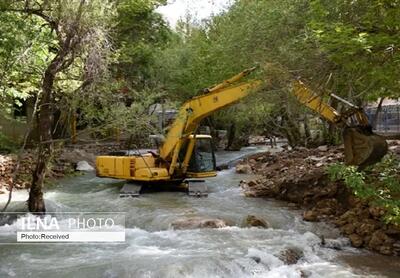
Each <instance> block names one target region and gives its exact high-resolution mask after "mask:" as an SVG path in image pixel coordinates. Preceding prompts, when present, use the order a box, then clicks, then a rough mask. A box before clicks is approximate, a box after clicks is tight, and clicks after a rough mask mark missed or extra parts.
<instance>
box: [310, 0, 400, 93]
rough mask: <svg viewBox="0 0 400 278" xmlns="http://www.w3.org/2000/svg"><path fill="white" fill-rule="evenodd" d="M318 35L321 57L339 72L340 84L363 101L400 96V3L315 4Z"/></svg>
mask: <svg viewBox="0 0 400 278" xmlns="http://www.w3.org/2000/svg"><path fill="white" fill-rule="evenodd" d="M310 2H311V3H310V7H311V9H310V14H311V20H310V22H309V23H308V26H309V27H310V28H311V29H312V31H313V38H314V39H315V40H316V41H317V43H318V44H319V46H320V49H321V51H322V52H323V53H324V54H326V55H327V57H328V58H329V60H331V61H332V62H334V63H335V64H336V65H337V66H338V67H339V69H340V72H338V73H340V74H341V75H342V76H343V77H342V78H341V77H340V76H335V79H337V80H338V82H340V83H341V86H342V88H343V87H344V86H347V87H348V86H349V85H350V86H351V87H348V88H350V90H351V91H350V92H349V93H352V92H363V93H365V96H364V98H368V99H373V100H376V99H377V98H378V97H381V96H391V97H398V96H399V93H398V92H399V89H400V88H399V82H398V76H399V73H400V72H399V65H400V52H399V51H398V48H397V46H398V45H399V43H400V35H399V32H398V30H399V28H400V2H399V1H385V0H372V1H371V0H359V1H348V0H333V1H332V0H313V1H310Z"/></svg>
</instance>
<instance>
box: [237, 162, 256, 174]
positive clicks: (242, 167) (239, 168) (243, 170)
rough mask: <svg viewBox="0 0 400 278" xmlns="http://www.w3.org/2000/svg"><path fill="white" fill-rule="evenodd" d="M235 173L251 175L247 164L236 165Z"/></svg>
mask: <svg viewBox="0 0 400 278" xmlns="http://www.w3.org/2000/svg"><path fill="white" fill-rule="evenodd" d="M236 173H239V174H252V173H253V171H252V169H251V166H250V165H249V164H238V165H236Z"/></svg>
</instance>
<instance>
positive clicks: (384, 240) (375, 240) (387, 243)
mask: <svg viewBox="0 0 400 278" xmlns="http://www.w3.org/2000/svg"><path fill="white" fill-rule="evenodd" d="M393 243H394V240H393V239H391V238H390V237H389V236H388V235H387V234H385V232H384V231H383V230H377V231H375V232H374V233H373V234H372V237H371V240H370V241H369V243H368V247H369V248H370V249H372V250H375V251H378V252H379V253H382V254H384V255H390V254H391V253H392V244H393ZM389 249H390V250H389Z"/></svg>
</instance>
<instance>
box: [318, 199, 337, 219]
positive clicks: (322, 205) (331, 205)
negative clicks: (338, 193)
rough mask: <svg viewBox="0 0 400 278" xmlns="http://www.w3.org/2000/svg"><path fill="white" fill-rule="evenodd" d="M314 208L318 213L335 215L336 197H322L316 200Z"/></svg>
mask: <svg viewBox="0 0 400 278" xmlns="http://www.w3.org/2000/svg"><path fill="white" fill-rule="evenodd" d="M315 209H316V210H317V213H318V214H319V215H335V214H336V212H337V211H338V201H337V200H336V199H324V200H321V201H318V203H317V204H316V205H315Z"/></svg>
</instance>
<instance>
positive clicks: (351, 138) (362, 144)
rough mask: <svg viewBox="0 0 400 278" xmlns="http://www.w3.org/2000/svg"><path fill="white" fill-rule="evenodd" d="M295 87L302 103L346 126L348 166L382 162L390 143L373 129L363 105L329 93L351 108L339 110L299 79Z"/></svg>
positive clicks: (328, 118)
mask: <svg viewBox="0 0 400 278" xmlns="http://www.w3.org/2000/svg"><path fill="white" fill-rule="evenodd" d="M293 87H294V94H295V96H296V97H297V99H298V100H299V101H300V102H301V103H302V104H304V105H305V106H307V107H309V108H311V109H312V110H314V111H315V112H317V113H318V114H319V115H321V116H322V117H323V118H325V119H326V120H327V121H329V122H331V123H333V124H336V125H337V126H339V127H342V128H343V129H342V136H343V143H344V157H345V163H346V164H347V165H356V166H358V168H359V169H364V168H365V167H367V166H369V165H373V164H375V163H377V162H379V161H380V160H381V159H382V158H383V157H384V156H385V154H386V153H387V151H388V145H387V142H386V140H385V139H384V138H383V137H382V136H380V135H377V134H375V133H374V132H373V131H372V127H371V125H370V124H369V121H368V118H367V116H366V114H365V112H364V111H363V109H362V108H361V107H358V106H356V105H354V104H352V103H350V102H348V101H347V100H345V99H343V98H341V97H339V96H337V95H335V94H330V96H331V97H333V98H335V99H337V100H339V101H340V102H342V103H344V104H346V105H347V106H349V107H350V108H349V109H348V110H347V111H345V112H343V113H339V112H338V111H336V109H334V108H333V107H331V106H330V105H329V104H327V103H326V102H325V101H324V100H323V99H322V98H321V97H320V96H319V95H317V94H315V93H314V92H313V91H312V90H311V89H309V88H308V87H307V86H306V85H305V84H304V83H302V82H301V81H300V80H297V81H295V82H294V84H293Z"/></svg>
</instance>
